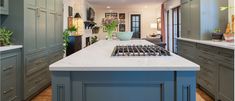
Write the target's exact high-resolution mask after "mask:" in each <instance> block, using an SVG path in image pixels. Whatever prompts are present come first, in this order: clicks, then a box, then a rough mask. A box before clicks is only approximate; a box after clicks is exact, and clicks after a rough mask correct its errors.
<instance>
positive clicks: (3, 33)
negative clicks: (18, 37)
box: [0, 28, 13, 46]
mask: <svg viewBox="0 0 235 101" xmlns="http://www.w3.org/2000/svg"><path fill="white" fill-rule="evenodd" d="M12 34H13V32H12V31H10V30H8V29H6V28H0V46H6V45H10V44H11V36H12Z"/></svg>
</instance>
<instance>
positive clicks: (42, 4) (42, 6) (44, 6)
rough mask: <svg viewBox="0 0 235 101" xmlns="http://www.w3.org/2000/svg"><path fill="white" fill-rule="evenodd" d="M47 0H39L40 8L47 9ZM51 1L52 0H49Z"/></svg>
mask: <svg viewBox="0 0 235 101" xmlns="http://www.w3.org/2000/svg"><path fill="white" fill-rule="evenodd" d="M46 1H47V0H37V6H38V7H39V8H40V9H46V7H47V5H46V4H47V3H46ZM49 1H51V0H49Z"/></svg>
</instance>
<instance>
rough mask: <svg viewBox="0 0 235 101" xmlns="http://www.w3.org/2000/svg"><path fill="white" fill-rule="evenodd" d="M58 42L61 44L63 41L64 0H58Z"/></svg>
mask: <svg viewBox="0 0 235 101" xmlns="http://www.w3.org/2000/svg"><path fill="white" fill-rule="evenodd" d="M55 4H56V6H55V7H56V13H57V16H56V28H55V29H56V43H57V44H58V45H61V44H62V43H63V1H62V0H56V2H55Z"/></svg>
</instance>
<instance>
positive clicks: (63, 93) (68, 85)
mask: <svg viewBox="0 0 235 101" xmlns="http://www.w3.org/2000/svg"><path fill="white" fill-rule="evenodd" d="M195 75H196V74H195V71H52V89H53V94H52V96H53V101H196V80H195Z"/></svg>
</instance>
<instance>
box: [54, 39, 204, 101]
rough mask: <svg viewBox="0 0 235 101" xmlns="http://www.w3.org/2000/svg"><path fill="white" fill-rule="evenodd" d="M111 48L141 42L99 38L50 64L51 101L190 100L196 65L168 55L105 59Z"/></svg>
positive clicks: (196, 69)
mask: <svg viewBox="0 0 235 101" xmlns="http://www.w3.org/2000/svg"><path fill="white" fill-rule="evenodd" d="M117 45H152V43H150V42H147V41H144V40H131V41H117V40H112V41H111V40H101V41H99V42H97V43H95V44H93V45H91V46H89V47H87V48H85V49H82V50H81V51H79V52H77V53H74V54H72V55H71V56H69V57H66V58H64V59H62V60H60V61H58V62H56V63H54V64H52V65H50V71H51V72H52V89H53V101H196V71H199V70H200V67H199V65H197V64H195V63H193V62H191V61H188V60H186V59H185V58H182V57H180V56H178V55H175V54H173V53H171V55H170V56H120V57H115V56H111V54H112V53H113V50H114V48H115V46H117Z"/></svg>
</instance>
